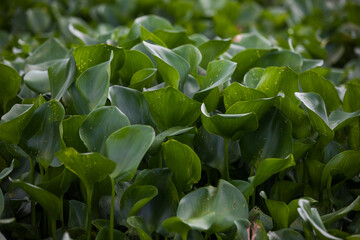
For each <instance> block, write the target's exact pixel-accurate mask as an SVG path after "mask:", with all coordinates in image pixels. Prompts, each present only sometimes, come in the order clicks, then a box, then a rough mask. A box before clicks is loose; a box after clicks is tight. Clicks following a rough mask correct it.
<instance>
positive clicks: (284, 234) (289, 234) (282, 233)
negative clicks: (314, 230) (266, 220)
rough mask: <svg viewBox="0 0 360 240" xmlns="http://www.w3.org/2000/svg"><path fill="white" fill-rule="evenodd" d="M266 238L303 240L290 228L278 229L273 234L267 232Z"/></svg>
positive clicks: (271, 239) (272, 239)
mask: <svg viewBox="0 0 360 240" xmlns="http://www.w3.org/2000/svg"><path fill="white" fill-rule="evenodd" d="M268 237H269V239H270V240H281V239H289V240H304V237H303V236H302V235H301V234H300V233H299V232H297V231H295V230H293V229H290V228H285V229H280V230H277V231H275V232H269V233H268Z"/></svg>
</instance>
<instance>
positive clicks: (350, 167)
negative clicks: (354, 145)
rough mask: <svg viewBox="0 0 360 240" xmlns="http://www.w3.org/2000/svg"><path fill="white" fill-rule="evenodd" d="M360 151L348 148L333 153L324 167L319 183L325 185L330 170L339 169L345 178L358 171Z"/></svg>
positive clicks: (359, 168) (352, 175)
mask: <svg viewBox="0 0 360 240" xmlns="http://www.w3.org/2000/svg"><path fill="white" fill-rule="evenodd" d="M359 161H360V153H359V152H358V151H353V150H348V151H344V152H341V153H339V154H337V155H335V156H334V157H333V158H332V159H331V160H330V161H329V162H328V163H327V164H326V165H325V167H324V170H323V172H322V175H321V185H322V186H326V184H327V181H328V179H329V178H330V175H331V172H332V171H335V170H336V171H340V172H341V173H342V174H344V176H345V177H346V179H351V178H352V177H354V176H355V175H356V174H358V173H359V171H360V164H359Z"/></svg>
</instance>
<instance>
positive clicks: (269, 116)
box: [234, 105, 293, 166]
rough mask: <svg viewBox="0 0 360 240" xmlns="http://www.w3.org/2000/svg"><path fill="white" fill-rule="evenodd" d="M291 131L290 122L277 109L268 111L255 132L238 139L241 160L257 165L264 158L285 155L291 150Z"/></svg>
mask: <svg viewBox="0 0 360 240" xmlns="http://www.w3.org/2000/svg"><path fill="white" fill-rule="evenodd" d="M234 106H235V105H234ZM291 131H292V124H291V122H290V121H289V120H288V119H287V118H286V117H285V116H284V115H283V114H282V113H281V112H280V111H279V110H275V111H269V112H268V113H266V114H265V115H264V116H263V118H262V119H261V120H260V122H259V128H258V129H257V130H256V131H255V132H251V133H246V134H244V136H243V137H242V138H241V139H240V149H241V154H242V156H243V160H244V161H246V162H248V163H251V164H252V165H253V166H257V164H258V163H259V162H261V161H262V160H263V159H265V158H285V157H287V156H288V155H289V154H291V153H292V151H293V144H292V141H293V140H292V136H291ZM255 142H256V143H257V144H254V143H255Z"/></svg>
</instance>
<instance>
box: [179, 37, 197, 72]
mask: <svg viewBox="0 0 360 240" xmlns="http://www.w3.org/2000/svg"><path fill="white" fill-rule="evenodd" d="M173 51H174V52H175V53H176V54H178V55H180V56H182V57H183V58H184V59H185V60H186V61H187V62H188V63H189V64H190V73H192V74H197V72H198V70H197V68H198V66H199V64H200V62H201V59H202V55H201V52H200V50H199V49H198V48H196V47H195V46H193V45H191V44H185V45H181V46H179V47H177V48H174V49H173Z"/></svg>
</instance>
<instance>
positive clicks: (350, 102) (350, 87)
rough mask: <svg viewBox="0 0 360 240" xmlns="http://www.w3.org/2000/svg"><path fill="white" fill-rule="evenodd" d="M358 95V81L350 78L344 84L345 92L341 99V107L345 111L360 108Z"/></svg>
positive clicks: (359, 90)
mask: <svg viewBox="0 0 360 240" xmlns="http://www.w3.org/2000/svg"><path fill="white" fill-rule="evenodd" d="M359 97H360V81H359V80H356V79H355V80H352V81H349V82H347V84H346V93H345V96H344V101H343V108H344V110H345V111H346V112H355V111H357V110H360V104H359V102H358V101H357V99H359Z"/></svg>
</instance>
